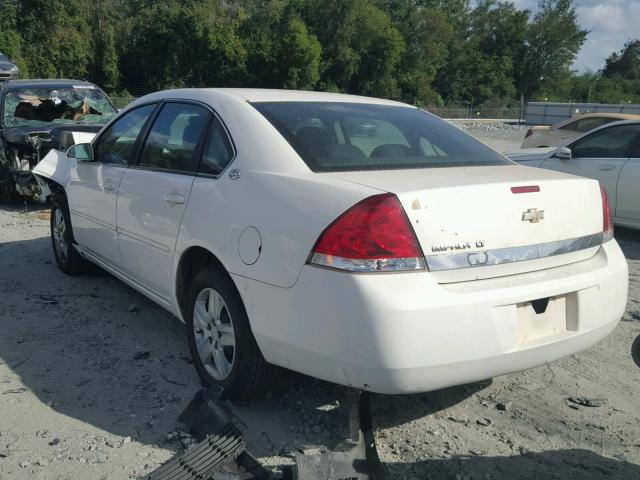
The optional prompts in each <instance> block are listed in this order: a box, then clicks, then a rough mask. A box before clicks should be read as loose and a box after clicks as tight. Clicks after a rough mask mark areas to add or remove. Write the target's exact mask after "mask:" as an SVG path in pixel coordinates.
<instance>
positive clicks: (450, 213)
mask: <svg viewBox="0 0 640 480" xmlns="http://www.w3.org/2000/svg"><path fill="white" fill-rule="evenodd" d="M330 175H333V176H335V177H339V178H341V179H343V180H347V181H351V182H354V183H358V184H362V185H367V186H370V187H373V188H377V189H379V190H382V191H386V192H391V193H395V194H396V195H397V197H398V199H399V200H400V202H401V203H402V205H403V207H404V209H405V211H406V213H407V216H408V217H409V220H410V221H411V224H412V226H413V228H414V231H415V233H416V236H417V237H418V241H419V242H420V246H421V247H422V250H423V252H424V254H425V257H426V259H427V264H428V267H429V270H430V271H431V273H432V274H433V275H435V276H436V278H437V279H438V281H440V282H443V283H446V282H456V281H468V280H475V279H480V278H490V277H495V276H503V275H511V274H517V273H524V272H529V271H534V270H539V269H543V268H550V267H553V266H559V265H563V264H568V263H572V262H576V261H579V260H583V259H585V258H589V257H590V256H592V255H594V254H595V252H596V251H597V249H598V246H599V244H600V242H601V233H602V200H601V197H600V190H599V185H598V182H597V181H594V180H590V179H585V178H581V177H575V176H571V175H566V174H560V173H558V172H552V171H549V170H542V169H536V168H528V167H522V166H516V165H508V166H491V167H456V168H432V169H417V170H393V171H390V170H387V171H360V172H344V173H343V172H340V173H331V174H330ZM519 187H533V188H531V189H529V190H532V191H525V192H524V193H518V192H519ZM512 189H514V190H512Z"/></svg>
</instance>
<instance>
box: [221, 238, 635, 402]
mask: <svg viewBox="0 0 640 480" xmlns="http://www.w3.org/2000/svg"><path fill="white" fill-rule="evenodd" d="M234 280H235V281H236V284H237V285H238V288H239V290H240V292H241V295H242V296H243V299H244V302H245V305H246V307H247V312H248V314H249V318H250V321H251V325H252V328H253V331H254V334H255V336H256V340H257V342H258V344H259V346H260V348H261V350H262V353H263V355H264V356H265V358H266V359H267V361H269V362H271V363H274V364H276V365H280V366H283V367H286V368H289V369H292V370H296V371H299V372H301V373H305V374H308V375H312V376H314V377H318V378H322V379H324V380H328V381H331V382H335V383H339V384H343V385H349V386H353V387H357V388H361V389H365V390H370V391H375V392H379V393H389V394H400V393H417V392H425V391H431V390H436V389H439V388H444V387H448V386H452V385H460V384H464V383H469V382H474V381H480V380H484V379H487V378H491V377H493V376H497V375H501V374H505V373H510V372H514V371H519V370H524V369H527V368H531V367H535V366H539V365H543V364H545V363H547V362H551V361H553V360H556V359H559V358H561V357H564V356H567V355H570V354H573V353H576V352H579V351H581V350H584V349H586V348H588V347H590V346H591V345H593V344H595V343H596V342H598V341H599V340H601V339H602V338H604V337H605V336H607V335H608V334H609V333H610V332H611V331H612V330H613V329H614V328H615V326H616V325H617V323H618V322H619V320H620V318H621V317H622V315H623V313H624V310H625V307H626V299H627V287H628V273H627V263H626V260H625V258H624V256H623V254H622V252H621V250H620V248H619V246H618V244H617V243H616V242H615V240H614V241H609V242H607V243H606V244H605V245H603V246H602V248H600V250H599V251H598V253H597V254H596V255H595V256H593V257H592V258H590V259H588V260H584V261H581V262H578V263H574V264H570V265H565V266H562V267H556V268H550V269H546V270H542V271H538V272H531V273H525V274H520V275H511V276H507V277H500V278H494V279H487V280H478V281H472V282H461V283H451V284H438V283H437V282H436V281H435V280H434V279H433V277H432V276H431V275H430V274H429V273H426V272H419V273H402V274H359V275H358V274H355V275H354V274H345V273H341V272H336V271H331V270H327V269H322V268H317V267H313V266H305V267H304V268H303V271H302V273H301V275H300V278H299V279H298V281H297V283H296V284H295V285H294V286H293V287H292V288H288V289H285V288H278V287H273V286H270V285H267V284H264V283H260V282H255V281H252V280H249V279H246V278H244V277H238V276H234ZM544 298H551V299H552V300H551V303H550V304H549V305H550V306H551V305H553V309H555V310H549V313H548V316H547V317H545V316H544V315H545V314H542V315H543V317H537V316H536V314H535V313H534V312H533V310H532V307H531V305H530V303H529V302H531V301H532V300H536V299H544ZM554 302H555V303H554ZM557 302H560V303H557ZM553 312H556V313H553ZM559 312H561V313H559ZM554 316H555V318H556V320H553V319H552V317H554ZM558 319H560V320H559V321H558ZM549 321H552V323H553V322H555V323H554V325H555V326H556V330H555V331H553V330H539V329H540V327H539V325H538V323H540V324H542V323H544V324H546V323H547V322H549ZM559 324H562V326H561V328H557V327H558V325H559Z"/></svg>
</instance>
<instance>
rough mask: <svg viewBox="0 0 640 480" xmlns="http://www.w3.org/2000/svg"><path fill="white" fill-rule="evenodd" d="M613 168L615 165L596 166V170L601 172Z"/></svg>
mask: <svg viewBox="0 0 640 480" xmlns="http://www.w3.org/2000/svg"><path fill="white" fill-rule="evenodd" d="M614 168H616V166H615V165H602V166H601V167H598V170H600V171H601V172H609V171H611V170H613V169H614Z"/></svg>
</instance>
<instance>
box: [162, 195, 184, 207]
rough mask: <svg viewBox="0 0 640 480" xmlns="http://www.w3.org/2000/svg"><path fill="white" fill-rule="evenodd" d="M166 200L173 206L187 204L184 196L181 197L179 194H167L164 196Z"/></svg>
mask: <svg viewBox="0 0 640 480" xmlns="http://www.w3.org/2000/svg"><path fill="white" fill-rule="evenodd" d="M164 199H165V201H166V202H167V203H170V204H172V205H182V204H183V203H184V202H185V198H184V196H182V195H180V194H179V193H167V194H166V195H165V196H164Z"/></svg>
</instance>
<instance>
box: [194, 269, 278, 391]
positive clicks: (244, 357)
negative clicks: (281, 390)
mask: <svg viewBox="0 0 640 480" xmlns="http://www.w3.org/2000/svg"><path fill="white" fill-rule="evenodd" d="M212 291H213V292H215V293H217V294H218V295H219V296H220V297H221V298H222V300H223V301H224V306H223V307H222V309H221V313H220V319H221V320H220V322H219V325H220V324H224V325H227V324H230V325H231V326H232V334H233V335H234V337H235V343H234V347H233V355H231V354H230V351H229V350H228V348H230V347H222V346H220V347H218V348H219V349H225V351H224V355H225V356H226V359H227V360H229V357H232V359H231V361H230V363H231V367H230V370H227V375H226V377H224V378H215V377H214V376H213V375H212V374H211V372H212V371H215V370H216V366H215V363H216V362H215V360H214V358H215V355H207V354H206V352H205V354H204V356H205V357H210V359H211V360H210V361H209V362H208V363H209V365H208V367H207V366H205V363H204V361H203V360H202V358H201V355H200V353H199V350H198V339H200V342H205V343H206V341H208V342H209V344H213V343H214V342H215V346H218V341H219V342H220V345H222V343H223V342H222V334H221V333H219V332H218V330H217V329H216V328H215V327H214V326H213V320H212V321H211V323H210V324H209V325H208V326H209V327H211V328H213V330H214V333H212V330H211V328H209V330H208V331H205V329H200V328H194V322H195V321H194V312H195V307H196V302H197V301H198V302H199V303H201V302H203V298H204V297H203V296H206V295H207V294H210V293H211V292H212ZM225 309H226V310H225ZM185 321H186V324H187V338H188V343H189V350H190V352H191V357H192V359H193V363H194V365H195V367H196V371H197V372H198V375H199V376H200V379H201V380H202V383H203V384H204V385H205V386H206V387H221V388H222V390H223V397H224V398H227V399H229V400H232V401H234V402H239V403H245V402H248V401H249V400H251V399H252V398H256V397H260V396H261V395H262V394H264V393H265V391H266V390H267V387H268V385H269V382H270V380H271V378H272V375H273V372H274V370H275V367H273V366H272V365H269V364H268V363H267V362H266V361H265V359H264V357H263V356H262V353H261V352H260V349H259V347H258V344H257V343H256V340H255V338H254V336H253V333H252V331H251V326H250V324H249V318H248V317H247V312H246V310H245V308H244V304H243V302H242V298H241V297H240V294H239V293H238V290H237V289H236V287H235V285H234V284H233V282H232V281H231V279H230V278H229V277H228V276H227V275H226V274H225V273H224V272H222V271H220V270H216V269H213V268H205V269H203V270H201V271H200V272H199V273H198V274H197V275H196V276H195V278H194V279H193V281H192V282H191V285H190V287H189V293H188V302H187V311H186V315H185ZM198 324H199V325H201V322H198ZM227 329H228V326H227ZM203 331H205V333H202V332H203ZM220 331H222V330H220ZM197 332H200V333H197ZM207 335H210V336H209V337H207ZM216 335H217V336H218V337H217V339H216V340H215V341H214V340H213V338H212V337H215V336H216ZM209 348H210V347H209ZM217 373H218V374H219V373H220V372H217ZM223 373H224V372H223Z"/></svg>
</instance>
